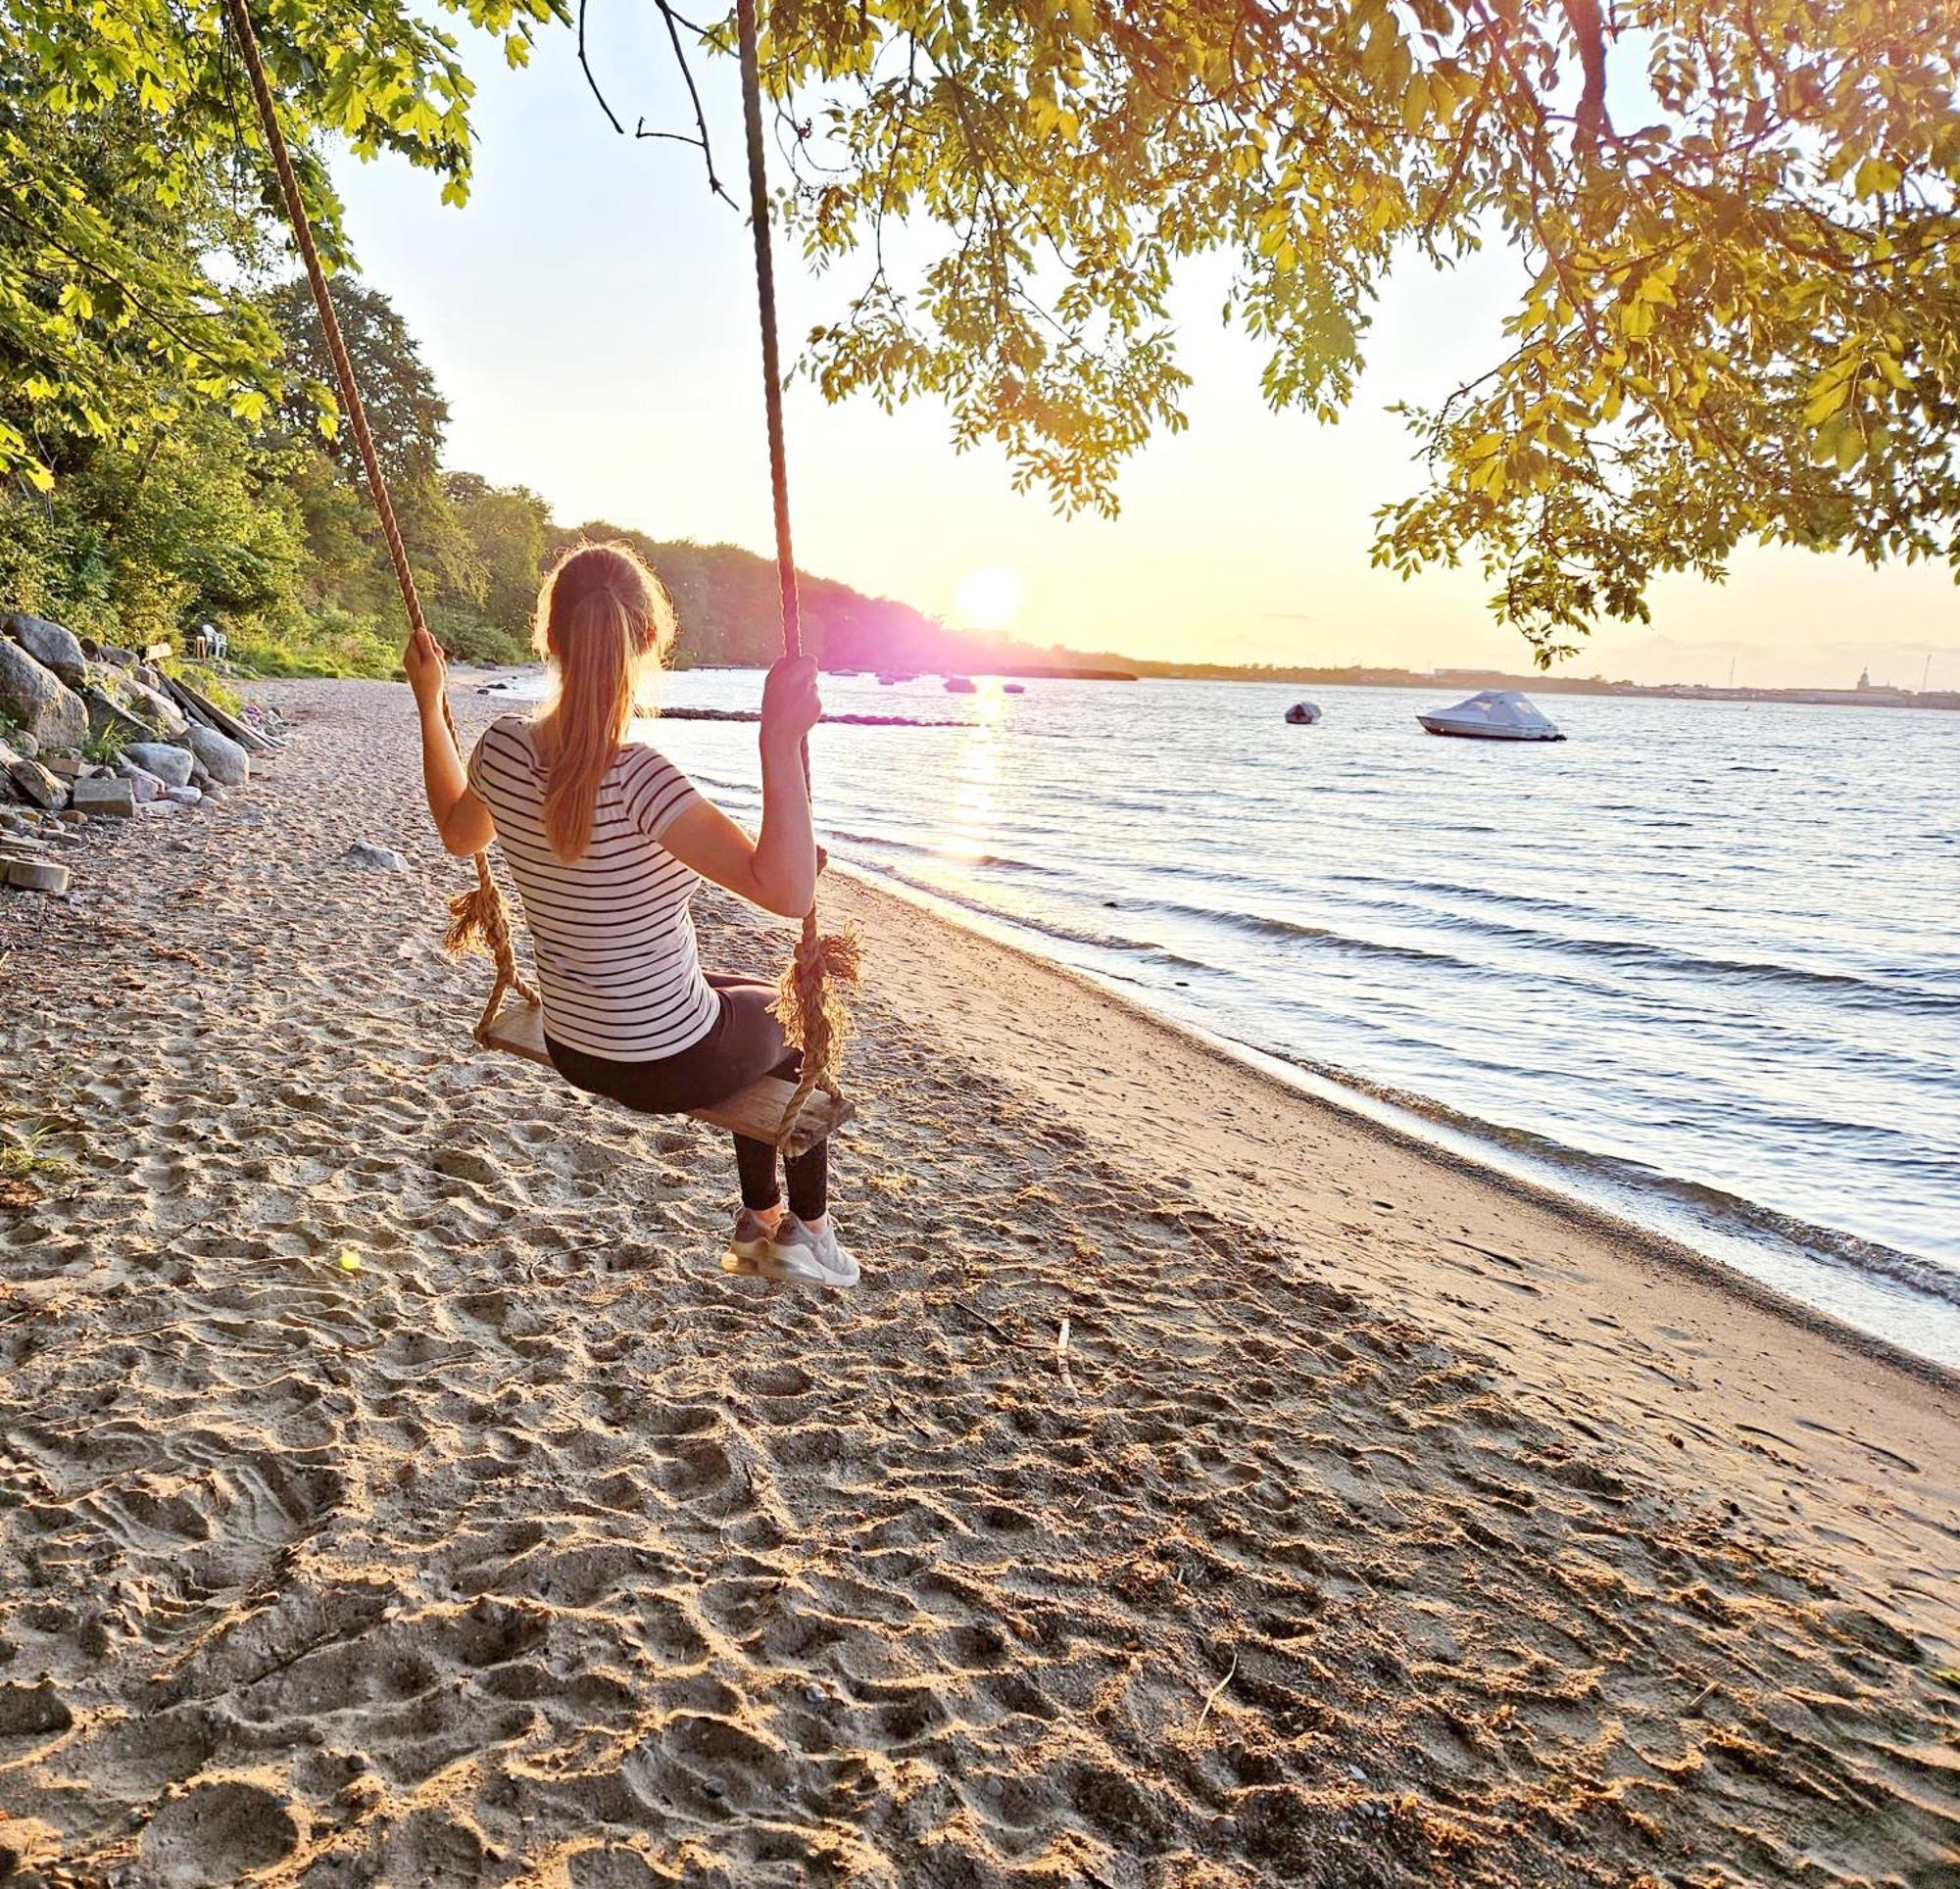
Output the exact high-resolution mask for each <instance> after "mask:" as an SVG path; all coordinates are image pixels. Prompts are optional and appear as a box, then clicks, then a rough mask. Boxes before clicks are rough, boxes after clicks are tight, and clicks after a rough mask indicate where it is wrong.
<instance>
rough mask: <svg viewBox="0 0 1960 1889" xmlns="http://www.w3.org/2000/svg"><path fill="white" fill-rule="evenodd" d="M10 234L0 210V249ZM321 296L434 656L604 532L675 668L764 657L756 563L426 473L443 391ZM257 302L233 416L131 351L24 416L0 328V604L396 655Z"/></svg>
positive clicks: (839, 643)
mask: <svg viewBox="0 0 1960 1889" xmlns="http://www.w3.org/2000/svg"><path fill="white" fill-rule="evenodd" d="M0 224H4V218H0ZM139 233H140V232H139V231H137V232H132V240H133V239H134V235H135V234H139ZM8 239H9V230H8V229H7V228H5V227H0V264H4V262H5V261H6V249H7V242H8ZM334 295H335V301H336V304H337V311H338V314H339V316H340V322H341V326H342V328H343V330H344V331H345V335H346V339H347V343H348V348H349V352H350V353H351V354H352V356H353V357H354V362H355V366H356V370H357V372H358V373H359V374H360V376H361V380H362V383H363V386H364V388H365V390H366V394H367V405H368V419H369V422H370V424H371V428H372V431H373V434H374V439H375V444H376V447H377V449H378V452H379V457H380V460H381V463H382V466H383V468H384V470H385V472H386V474H387V478H388V482H389V487H390V490H391V493H392V495H393V498H394V503H395V508H396V510H397V512H398V514H399V517H400V521H401V525H402V532H403V537H404V540H405V542H406V544H407V547H408V552H409V557H410V561H411V563H412V564H413V566H414V569H415V573H416V581H417V590H418V591H419V593H420V595H421V599H422V603H423V606H424V608H425V610H426V612H427V615H428V618H429V622H430V625H431V627H432V628H433V629H434V630H435V632H436V634H437V636H438V637H439V638H440V639H441V641H442V642H443V644H444V645H445V647H446V648H447V649H448V650H449V651H450V652H451V654H453V655H456V656H459V657H462V658H465V659H473V660H478V661H492V662H520V661H523V660H525V659H527V657H528V656H529V654H530V633H531V616H532V612H533V609H534V606H535V605H536V601H537V594H538V585H539V581H540V578H541V575H542V572H543V570H544V569H545V568H546V566H547V565H548V564H549V562H550V560H551V559H552V557H554V556H555V555H556V554H557V553H558V552H559V551H560V550H562V549H563V548H564V546H565V545H567V544H569V543H573V542H576V541H577V540H578V539H580V538H585V537H618V538H625V539H628V540H630V541H631V542H632V543H634V544H636V545H638V546H639V547H640V549H641V550H642V551H643V552H644V553H645V554H646V556H647V557H648V558H649V559H650V561H651V562H652V563H653V565H654V567H655V568H656V569H657V570H658V571H659V573H660V574H661V576H662V579H663V580H664V581H665V583H666V585H667V587H668V589H669V590H670V591H671V593H672V594H673V598H674V602H675V604H676V605H677V607H678V613H679V617H680V626H681V629H680V645H679V649H678V652H677V659H678V660H679V661H681V662H683V663H689V664H707V663H744V664H746V663H762V662H766V661H768V660H769V659H770V657H771V655H772V654H773V653H774V652H775V651H776V650H777V649H778V648H779V644H778V638H779V635H780V629H779V619H778V603H777V591H776V575H775V566H774V564H773V563H772V562H771V561H770V560H768V559H766V558H763V557H757V556H755V555H754V554H753V553H750V552H747V551H743V550H741V549H739V548H738V547H736V546H733V545H697V544H691V543H687V542H674V541H658V540H653V539H650V538H647V537H646V536H644V535H643V534H641V533H638V532H633V531H628V530H624V529H622V528H620V527H617V526H614V525H610V524H606V523H604V522H600V521H595V522H593V523H590V524H586V525H582V526H577V527H567V526H564V525H563V524H561V523H559V522H558V521H557V520H555V519H554V518H553V517H552V515H551V511H550V508H549V507H548V506H547V505H546V503H545V501H544V500H543V499H541V498H540V497H539V496H538V495H537V494H536V493H534V492H531V491H529V490H527V489H526V488H524V487H522V486H497V485H492V484H491V483H490V482H489V481H487V480H486V479H483V478H481V477H479V476H478V475H477V474H475V473H472V472H468V471H462V470H456V469H453V468H448V467H446V466H445V465H444V463H443V460H444V444H445V438H446V434H447V430H448V424H449V405H448V402H447V401H446V400H445V399H444V397H443V394H442V391H441V389H440V388H439V387H438V386H437V385H436V382H435V379H434V376H433V375H432V374H431V373H430V371H429V368H428V366H427V364H426V363H425V362H424V361H423V360H422V356H421V351H420V349H419V348H418V347H417V343H416V339H415V337H414V335H413V334H412V333H411V332H410V331H409V328H408V326H407V324H406V323H405V322H404V321H403V319H402V317H401V315H399V314H398V313H397V311H396V310H395V309H394V307H393V306H392V304H391V303H390V302H389V301H388V299H387V297H386V296H384V295H382V294H381V293H380V292H379V291H378V290H376V289H374V288H372V287H370V286H368V284H366V283H364V282H362V281H360V280H358V279H354V278H352V277H348V276H343V277H342V278H341V279H340V280H339V281H338V282H336V284H335V289H334ZM255 306H256V308H257V310H258V313H259V315H260V316H262V317H263V319H264V321H265V323H266V325H267V329H268V332H269V333H270V334H271V335H273V336H275V337H276V346H277V349H278V351H279V358H280V359H281V361H282V362H283V363H284V365H285V369H286V386H287V390H288V391H287V397H286V398H285V399H284V400H282V401H280V402H279V403H277V404H276V405H272V406H270V407H265V408H263V409H260V408H252V407H250V406H245V407H243V408H241V411H239V412H231V413H227V412H224V411H223V410H222V409H220V408H216V407H213V406H211V405H209V404H203V405H198V404H193V403H178V402H174V401H172V399H171V398H170V395H171V392H172V390H171V389H170V388H169V387H168V386H166V385H164V384H162V383H161V382H160V381H159V380H158V379H157V376H158V375H161V374H163V373H164V372H165V371H166V366H167V363H158V362H149V363H146V372H147V374H148V375H149V379H148V380H139V379H137V378H136V377H135V376H134V375H125V376H124V377H123V380H121V381H118V382H117V383H116V384H117V385H118V386H119V387H122V388H124V389H125V391H127V393H128V396H129V406H128V410H127V411H126V412H105V413H103V414H101V415H100V416H99V418H100V420H101V424H100V425H99V426H93V427H91V428H89V429H81V428H75V429H71V430H69V431H66V432H63V431H59V430H57V429H55V428H54V427H52V426H51V425H50V423H49V421H48V416H47V415H46V413H45V412H40V411H38V409H37V406H36V401H35V397H34V393H33V387H32V384H31V377H30V376H29V375H27V374H26V373H25V369H24V368H22V363H21V361H19V360H17V359H16V358H15V351H13V350H12V349H11V348H10V346H9V344H8V341H7V337H6V335H5V334H4V333H0V365H4V366H5V367H6V368H7V369H8V373H7V375H6V376H5V377H4V378H0V426H13V427H15V428H17V429H19V430H31V431H33V432H34V434H35V437H36V438H37V439H38V441H39V444H40V446H41V448H42V450H43V452H44V453H45V456H46V459H47V461H48V465H49V468H50V472H51V477H50V478H49V479H48V480H47V481H45V482H44V483H43V484H42V485H41V486H38V487H37V486H36V485H34V484H32V483H29V482H27V481H25V480H20V481H12V482H9V483H7V484H5V485H4V486H0V609H19V610H26V611H29V612H31V613H33V614H35V615H38V616H46V617H50V618H53V619H54V620H55V621H57V622H61V623H65V624H66V625H68V626H69V627H70V628H71V629H73V630H74V631H75V632H76V633H77V634H80V635H85V636H94V637H97V638H99V639H101V640H102V641H105V642H112V643H117V644H121V645H123V646H124V647H141V646H143V645H146V644H150V643H155V642H172V643H175V644H177V645H178V646H179V647H182V646H183V645H184V644H185V643H187V642H188V640H189V637H190V634H191V632H192V631H193V630H194V628H195V626H196V625H197V624H198V623H200V622H202V621H205V620H207V619H208V620H210V621H213V622H216V623H218V624H219V625H221V627H222V628H223V629H224V630H225V631H226V632H227V634H228V637H229V640H230V646H231V652H232V654H233V655H234V656H235V657H236V658H237V659H238V660H240V661H241V662H243V663H245V664H246V665H248V666H249V667H252V668H256V669H259V670H262V671H265V672H269V673H284V674H326V675H387V674H390V673H392V672H393V671H394V670H395V668H396V666H397V664H398V662H399V659H400V652H401V647H402V643H403V639H404V636H405V621H404V617H403V613H402V606H401V602H400V598H399V596H398V593H397V590H396V585H395V580H394V575H393V571H392V568H391V566H390V563H389V559H388V555H387V551H386V548H385V546H384V544H383V542H382V539H381V535H380V532H379V530H378V528H377V527H376V525H375V522H374V518H373V515H372V512H371V509H370V508H369V505H368V495H367V492H366V490H365V487H364V485H363V483H362V479H361V473H360V468H359V465H358V462H357V460H356V459H355V456H354V453H353V450H352V446H351V442H350V439H349V433H348V429H347V428H346V427H345V426H344V425H341V426H337V427H336V426H334V425H333V424H332V423H331V422H330V421H326V422H324V423H323V420H322V414H323V413H325V412H330V410H331V401H330V397H329V396H327V394H326V392H325V390H326V387H327V385H328V383H329V382H330V381H331V378H332V373H331V367H330V363H329V361H328V358H327V355H326V350H325V347H324V344H323V341H322V339H321V336H320V332H319V322H318V319H317V317H316V315H315V313H314V309H313V304H312V301H311V298H310V297H309V296H308V294H307V292H306V288H305V285H304V284H303V283H300V282H294V281H288V282H285V283H281V284H278V285H275V286H273V287H271V288H270V289H268V290H267V291H266V292H265V293H264V294H263V295H261V296H260V297H259V298H258V300H257V303H256V305H255ZM17 368H21V369H22V371H20V372H18V373H17V372H16V371H15V369H17ZM803 611H804V627H805V634H806V638H807V642H808V646H809V648H810V649H811V650H813V651H815V652H818V653H820V654H821V655H822V656H823V658H824V660H825V661H826V662H829V663H831V664H833V665H835V666H840V667H866V668H869V667H891V668H902V669H918V670H925V669H935V670H937V669H949V668H974V667H984V666H985V665H986V663H987V661H988V660H989V659H990V656H993V655H996V654H998V653H999V652H1001V651H1002V650H1003V648H1004V647H1005V648H1009V649H1011V650H1012V652H1013V654H1012V657H1011V659H1013V660H1018V661H1027V660H1029V659H1030V653H1028V652H1025V651H1021V650H1019V648H1018V646H1002V645H1000V644H999V643H998V642H997V641H994V640H990V639H986V638H976V637H965V636H961V635H959V634H957V633H956V632H953V631H950V630H948V629H947V628H946V627H945V626H944V625H943V624H941V623H938V622H936V621H935V620H933V619H932V618H931V617H928V616H925V615H923V614H921V613H920V612H919V611H917V610H914V609H912V608H910V607H908V606H907V605H904V604H898V603H893V602H889V601H887V600H885V599H881V598H874V597H866V596H864V595H863V594H862V593H861V592H859V591H856V590H853V589H852V588H851V587H850V586H849V585H848V584H840V583H836V582H833V581H831V580H829V579H825V578H820V577H809V576H806V577H805V578H804V580H803ZM1003 659H1008V658H1005V657H1004V658H1003ZM1033 659H1036V660H1038V659H1039V658H1038V657H1035V658H1033Z"/></svg>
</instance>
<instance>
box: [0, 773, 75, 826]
mask: <svg viewBox="0 0 1960 1889" xmlns="http://www.w3.org/2000/svg"><path fill="white" fill-rule="evenodd" d="M7 772H8V773H9V774H10V775H11V776H12V777H13V781H14V785H15V786H16V787H18V788H19V789H20V790H21V792H22V793H23V794H25V796H26V797H27V799H30V800H32V801H33V803H34V804H35V805H36V806H44V807H46V808H47V810H48V811H49V812H50V813H59V812H60V811H61V810H62V808H63V807H65V806H66V805H68V783H67V782H66V781H65V780H63V779H61V777H60V776H59V775H56V774H50V773H49V772H48V770H47V769H46V768H45V767H43V766H42V765H41V764H40V762H39V761H30V760H18V761H16V762H14V764H13V765H12V766H11V767H9V768H8V770H7Z"/></svg>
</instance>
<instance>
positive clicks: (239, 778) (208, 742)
mask: <svg viewBox="0 0 1960 1889" xmlns="http://www.w3.org/2000/svg"><path fill="white" fill-rule="evenodd" d="M190 750H191V752H192V753H193V754H195V755H196V756H197V758H198V759H199V760H200V761H201V762H202V763H203V764H204V770H205V772H206V773H207V774H209V775H210V776H211V778H212V779H213V780H214V781H216V782H218V783H219V785H220V786H221V787H243V786H244V785H245V783H246V782H247V781H249V780H250V779H251V778H252V763H251V761H250V760H249V759H248V758H247V757H246V753H245V751H244V749H242V748H241V747H239V745H238V744H237V743H236V742H235V741H233V740H232V739H231V737H230V736H229V735H221V734H220V733H219V732H218V730H217V729H216V728H207V727H205V726H204V724H203V723H202V722H196V721H194V722H192V723H191V724H190Z"/></svg>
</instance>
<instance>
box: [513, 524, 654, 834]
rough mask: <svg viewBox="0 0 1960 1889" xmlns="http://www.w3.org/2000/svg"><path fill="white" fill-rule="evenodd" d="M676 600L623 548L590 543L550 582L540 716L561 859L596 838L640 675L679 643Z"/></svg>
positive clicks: (541, 602) (549, 811) (544, 605)
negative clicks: (546, 695)
mask: <svg viewBox="0 0 1960 1889" xmlns="http://www.w3.org/2000/svg"><path fill="white" fill-rule="evenodd" d="M673 629H674V617H673V605H672V603H671V602H670V601H669V599H668V597H667V594H666V591H665V589H664V588H663V587H662V583H661V581H660V579H659V578H658V577H656V576H655V575H654V573H653V572H652V571H651V570H649V569H648V568H647V566H646V565H645V564H644V563H642V562H641V561H640V559H639V557H637V556H635V554H634V553H633V552H632V551H631V549H629V548H628V547H627V546H625V545H620V544H611V545H584V546H581V547H580V548H579V549H577V550H576V551H574V552H572V553H571V554H570V556H569V557H566V558H565V559H564V561H563V562H562V563H560V564H559V565H558V567H557V568H556V569H555V570H554V571H553V572H552V573H551V575H550V576H549V577H547V578H546V579H545V586H544V590H543V591H542V592H541V593H540V595H539V598H538V628H537V636H536V646H537V650H538V653H539V654H541V655H543V656H545V657H546V658H547V659H548V660H549V661H550V663H551V664H552V667H553V671H554V688H553V692H552V695H551V698H550V700H549V702H547V704H546V706H545V708H544V710H543V711H542V712H541V714H540V715H539V717H538V726H539V732H540V736H541V746H542V748H543V750H544V751H545V755H546V761H547V770H548V771H547V775H546V784H545V834H546V837H547V838H548V839H549V840H550V841H551V846H552V850H553V851H554V852H555V853H557V854H558V856H559V857H560V858H561V859H565V860H572V859H582V858H583V857H584V856H585V852H586V849H587V848H589V847H590V846H591V844H592V824H593V818H594V815H595V813H596V811H597V808H598V804H599V789H600V787H601V785H602V784H603V782H604V781H605V779H606V775H607V771H608V770H609V769H610V768H611V767H612V765H613V758H614V756H615V755H617V753H618V751H619V748H620V745H621V743H623V742H624V741H625V739H626V730H627V727H628V725H629V724H630V723H631V721H632V718H633V708H634V703H635V702H636V700H637V698H638V695H639V685H640V678H641V676H642V675H643V674H644V672H645V670H646V666H647V664H648V662H649V661H650V660H658V659H659V657H660V655H661V654H662V651H663V650H664V649H665V647H666V645H667V644H668V643H669V642H671V641H672V638H673Z"/></svg>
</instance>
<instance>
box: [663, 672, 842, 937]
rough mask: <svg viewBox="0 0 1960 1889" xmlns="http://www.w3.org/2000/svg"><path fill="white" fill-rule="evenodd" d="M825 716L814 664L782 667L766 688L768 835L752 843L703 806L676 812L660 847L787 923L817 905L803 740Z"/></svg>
mask: <svg viewBox="0 0 1960 1889" xmlns="http://www.w3.org/2000/svg"><path fill="white" fill-rule="evenodd" d="M822 713H823V704H822V702H820V701H819V700H818V699H817V693H816V664H815V662H814V661H813V660H811V658H810V657H809V656H807V655H805V656H797V657H795V658H794V659H785V660H784V661H781V662H778V663H777V664H776V666H775V667H774V668H773V669H771V670H770V671H769V680H768V682H767V684H766V685H765V686H764V688H763V690H762V831H761V834H760V838H757V839H754V840H752V839H750V837H749V836H748V835H747V834H746V833H744V832H743V831H742V829H741V828H740V827H738V826H737V825H736V824H735V822H734V821H733V820H731V819H730V818H729V817H728V816H727V815H726V814H725V813H723V812H722V811H721V810H720V809H719V808H718V807H714V806H711V805H710V804H709V803H708V802H707V801H706V800H697V801H696V802H695V803H694V804H693V805H692V806H690V807H688V808H687V809H686V810H685V811H684V812H682V813H679V814H676V815H675V816H674V819H673V822H672V824H671V825H669V826H668V828H667V830H666V831H665V832H664V833H663V834H662V835H661V844H662V846H663V847H665V848H666V849H667V850H668V851H669V852H670V853H672V854H673V856H674V857H675V858H676V859H678V860H679V861H680V862H681V863H682V864H683V865H687V866H692V867H693V868H694V870H695V871H696V872H698V873H700V874H701V876H702V877H703V878H704V879H711V880H713V881H714V883H715V884H716V885H717V886H725V887H726V888H727V889H728V890H729V891H730V892H732V893H734V894H735V895H736V896H738V897H741V898H746V899H748V901H749V902H750V903H751V904H752V905H760V906H761V908H762V909H763V910H764V911H770V912H777V913H779V914H780V915H781V916H783V917H784V918H801V917H802V916H803V915H804V913H805V912H807V911H809V908H810V906H811V904H812V903H814V902H815V899H816V871H817V863H816V835H815V834H814V833H813V832H812V831H811V829H810V822H809V786H808V784H807V783H806V782H805V780H804V774H803V742H804V737H805V736H806V735H807V734H809V731H810V729H811V728H813V727H814V726H815V725H816V722H817V720H818V718H819V717H820V716H821V715H822Z"/></svg>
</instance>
